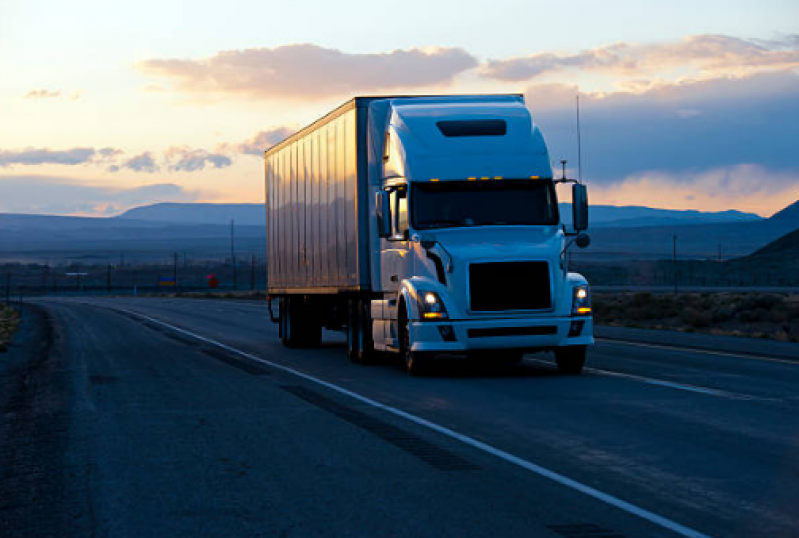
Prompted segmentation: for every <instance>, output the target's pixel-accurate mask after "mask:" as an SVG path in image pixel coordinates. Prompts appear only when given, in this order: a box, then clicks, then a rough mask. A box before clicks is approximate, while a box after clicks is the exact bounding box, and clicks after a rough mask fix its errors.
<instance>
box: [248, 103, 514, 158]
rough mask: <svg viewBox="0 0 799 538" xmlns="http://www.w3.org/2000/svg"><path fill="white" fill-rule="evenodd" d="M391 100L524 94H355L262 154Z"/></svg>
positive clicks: (276, 149) (271, 151)
mask: <svg viewBox="0 0 799 538" xmlns="http://www.w3.org/2000/svg"><path fill="white" fill-rule="evenodd" d="M383 99H385V100H393V99H409V100H411V99H412V100H418V101H420V102H421V101H426V100H429V101H437V100H439V99H440V100H445V101H455V102H461V103H467V102H470V101H477V102H490V101H497V100H501V101H506V100H521V101H522V102H524V96H523V95H522V94H520V93H496V94H465V95H457V94H448V95H364V96H357V97H353V98H352V99H350V100H349V101H346V102H345V103H342V104H341V105H339V106H338V107H337V108H335V109H333V110H332V111H330V112H328V113H327V114H325V115H324V116H322V117H321V118H319V119H318V120H316V121H315V122H313V123H311V124H309V125H306V126H305V127H303V128H302V129H300V130H299V131H297V132H296V133H294V134H292V135H291V136H289V137H287V138H285V139H283V140H281V141H280V142H278V143H277V144H275V145H273V146H272V147H270V148H269V149H267V150H264V155H265V156H266V155H269V154H270V153H274V152H275V151H278V150H280V149H281V148H283V147H285V146H287V145H289V144H291V143H292V142H294V141H295V140H298V139H300V138H302V137H303V136H305V135H306V134H307V133H310V132H312V131H314V130H316V129H317V128H319V127H321V126H322V125H325V124H326V123H328V122H330V121H332V120H334V119H336V118H337V117H339V116H340V115H342V114H344V113H345V112H348V111H350V110H352V109H353V108H365V107H367V106H369V103H371V102H372V101H378V100H383Z"/></svg>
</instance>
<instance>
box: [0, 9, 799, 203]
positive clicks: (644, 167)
mask: <svg viewBox="0 0 799 538" xmlns="http://www.w3.org/2000/svg"><path fill="white" fill-rule="evenodd" d="M798 21H799V4H798V3H797V2H795V1H759V2H753V1H747V2H744V1H726V2H721V1H705V2H701V3H699V2H685V1H672V2H669V3H664V2H650V1H616V2H610V1H608V2H595V1H591V2H588V1H576V2H569V3H553V2H537V1H516V0H513V1H512V0H495V1H492V2H467V1H464V0H461V1H458V2H450V1H444V2H434V1H430V0H428V1H424V2H420V1H405V2H403V3H402V4H397V3H389V2H386V3H380V2H375V1H371V2H337V3H331V2H293V3H288V2H264V1H261V2H236V1H229V2H224V3H220V2H208V1H193V2H182V1H181V2H165V1H162V2H150V1H146V0H145V1H140V2H137V3H136V4H135V5H133V4H130V3H123V2H113V1H86V0H84V1H80V0H77V1H75V0H73V1H70V2H57V1H50V2H30V1H26V2H22V1H16V0H14V1H9V0H0V70H2V72H3V73H5V74H13V75H12V76H8V75H7V76H3V77H0V115H2V117H3V125H4V128H3V129H2V130H0V211H12V210H13V211H26V210H27V211H31V212H48V213H62V214H72V213H80V214H90V215H91V214H96V215H103V214H114V213H115V212H118V211H121V210H124V209H126V208H127V207H128V206H129V205H130V204H131V203H133V202H132V200H135V201H136V203H146V202H147V201H153V202H155V201H165V200H166V198H164V197H165V196H168V197H169V198H168V199H169V200H172V201H180V200H187V201H189V200H191V201H194V200H203V201H251V202H257V201H259V200H261V199H262V195H263V194H262V178H261V174H262V163H261V162H260V159H259V158H258V157H257V155H254V154H257V153H258V151H259V150H260V148H262V147H263V146H264V145H268V144H269V143H270V141H273V140H275V139H276V138H279V137H280V136H281V135H285V134H286V133H287V132H290V131H291V130H292V129H295V128H297V127H299V126H301V125H303V124H305V123H308V122H309V121H312V120H313V119H315V118H316V117H318V116H320V115H322V114H324V113H325V112H326V111H327V110H329V109H330V108H332V107H334V106H335V105H337V104H338V103H340V102H342V101H344V100H346V99H348V98H349V97H351V96H352V95H356V94H360V93H365V94H374V93H392V92H398V91H401V92H402V93H414V92H419V93H430V92H436V93H465V92H519V93H524V94H525V96H526V98H527V102H528V106H529V107H530V108H531V110H532V111H533V114H534V117H535V118H536V121H537V122H538V123H539V124H540V125H541V126H542V128H543V129H544V133H545V136H546V137H547V140H548V142H549V144H550V149H551V153H552V159H553V161H555V162H557V161H558V160H559V159H560V158H568V159H569V161H570V163H573V162H575V154H574V146H575V144H574V117H573V116H574V115H573V112H574V111H573V104H574V102H573V101H574V96H575V95H576V94H577V93H580V94H581V100H582V104H583V134H584V140H583V142H584V149H585V153H584V165H585V166H584V177H585V179H586V180H587V181H588V183H589V185H590V186H591V189H592V200H593V201H595V202H605V203H617V204H633V203H646V204H648V205H657V206H661V207H674V208H698V209H711V210H722V209H728V208H735V209H742V210H746V211H755V212H758V213H760V214H764V215H767V214H770V213H771V212H774V211H776V210H778V209H779V208H780V207H782V206H784V205H787V204H788V203H790V202H792V201H794V200H796V199H797V198H799V156H797V152H796V151H795V150H794V147H795V145H796V140H797V135H798V134H799V133H798V132H797V125H799V121H797V120H799V79H798V78H797V77H799V75H797V73H799V38H797V35H799V28H798V27H797V25H798V24H799V22H798ZM52 185H59V188H58V189H53V188H48V187H47V186H52ZM159 185H168V186H169V188H158V187H157V186H159ZM143 187H154V188H149V189H142V188H143ZM91 189H94V191H92V190H91ZM90 191H91V192H92V193H93V194H91V195H89V194H87V193H89V192H90ZM31 192H36V193H37V194H39V196H38V197H33V196H30V193H31ZM49 192H53V193H55V192H57V193H58V195H57V196H56V195H55V194H53V195H52V196H48V194H47V193H49ZM69 192H72V193H74V194H73V195H70V194H68V193H69ZM131 193H135V194H136V195H135V196H131ZM142 193H144V198H143V197H142ZM150 193H151V195H152V196H153V198H152V200H149V199H147V198H146V196H149V195H150ZM70 196H74V197H75V199H74V200H71V199H69V197H70ZM84 199H86V200H88V201H84ZM14 200H15V201H14ZM26 200H37V201H38V202H35V203H34V202H25V201H26ZM76 208H79V209H76Z"/></svg>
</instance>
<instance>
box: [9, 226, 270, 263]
mask: <svg viewBox="0 0 799 538" xmlns="http://www.w3.org/2000/svg"><path fill="white" fill-rule="evenodd" d="M264 236H265V229H264V226H263V225H259V226H248V225H239V224H238V223H237V224H236V228H235V237H236V242H235V245H236V252H237V255H239V256H241V255H244V256H249V255H250V254H253V255H255V256H256V257H258V258H260V259H263V257H264V250H265V246H266V239H265V237H264ZM175 252H179V253H181V254H187V255H188V256H189V257H190V258H192V259H197V258H202V259H215V260H224V259H226V258H228V257H229V256H230V226H229V224H202V223H200V224H197V223H193V224H189V223H175V222H160V221H152V222H150V221H146V220H136V219H121V218H114V217H112V218H88V217H62V216H50V215H14V214H0V262H8V261H20V262H26V261H31V262H41V261H44V260H49V261H51V262H59V261H64V260H79V259H91V260H93V261H95V262H97V263H111V262H114V261H118V260H119V259H120V258H123V257H124V259H125V260H127V261H128V262H139V261H155V260H160V261H163V260H165V259H169V257H170V256H171V255H172V253H175Z"/></svg>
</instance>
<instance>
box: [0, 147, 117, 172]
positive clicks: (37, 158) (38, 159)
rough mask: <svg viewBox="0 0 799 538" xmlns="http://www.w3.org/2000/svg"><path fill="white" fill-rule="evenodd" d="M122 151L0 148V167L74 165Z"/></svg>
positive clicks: (105, 158)
mask: <svg viewBox="0 0 799 538" xmlns="http://www.w3.org/2000/svg"><path fill="white" fill-rule="evenodd" d="M120 153H122V151H121V150H119V149H116V148H99V149H95V148H72V149H67V150H51V149H48V148H40V149H37V148H27V149H24V150H0V168H4V167H8V166H13V165H23V166H36V165H40V164H62V165H66V166H75V165H78V164H89V163H94V162H104V161H107V160H108V159H110V158H113V157H114V156H116V155H119V154H120Z"/></svg>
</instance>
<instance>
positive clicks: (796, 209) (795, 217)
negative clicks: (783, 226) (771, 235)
mask: <svg viewBox="0 0 799 538" xmlns="http://www.w3.org/2000/svg"><path fill="white" fill-rule="evenodd" d="M769 220H771V221H780V222H786V223H791V224H793V225H795V226H796V227H797V228H799V200H797V201H796V202H794V203H792V204H791V205H789V206H788V207H786V208H784V209H782V210H781V211H777V212H776V213H774V214H773V215H771V217H769Z"/></svg>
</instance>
